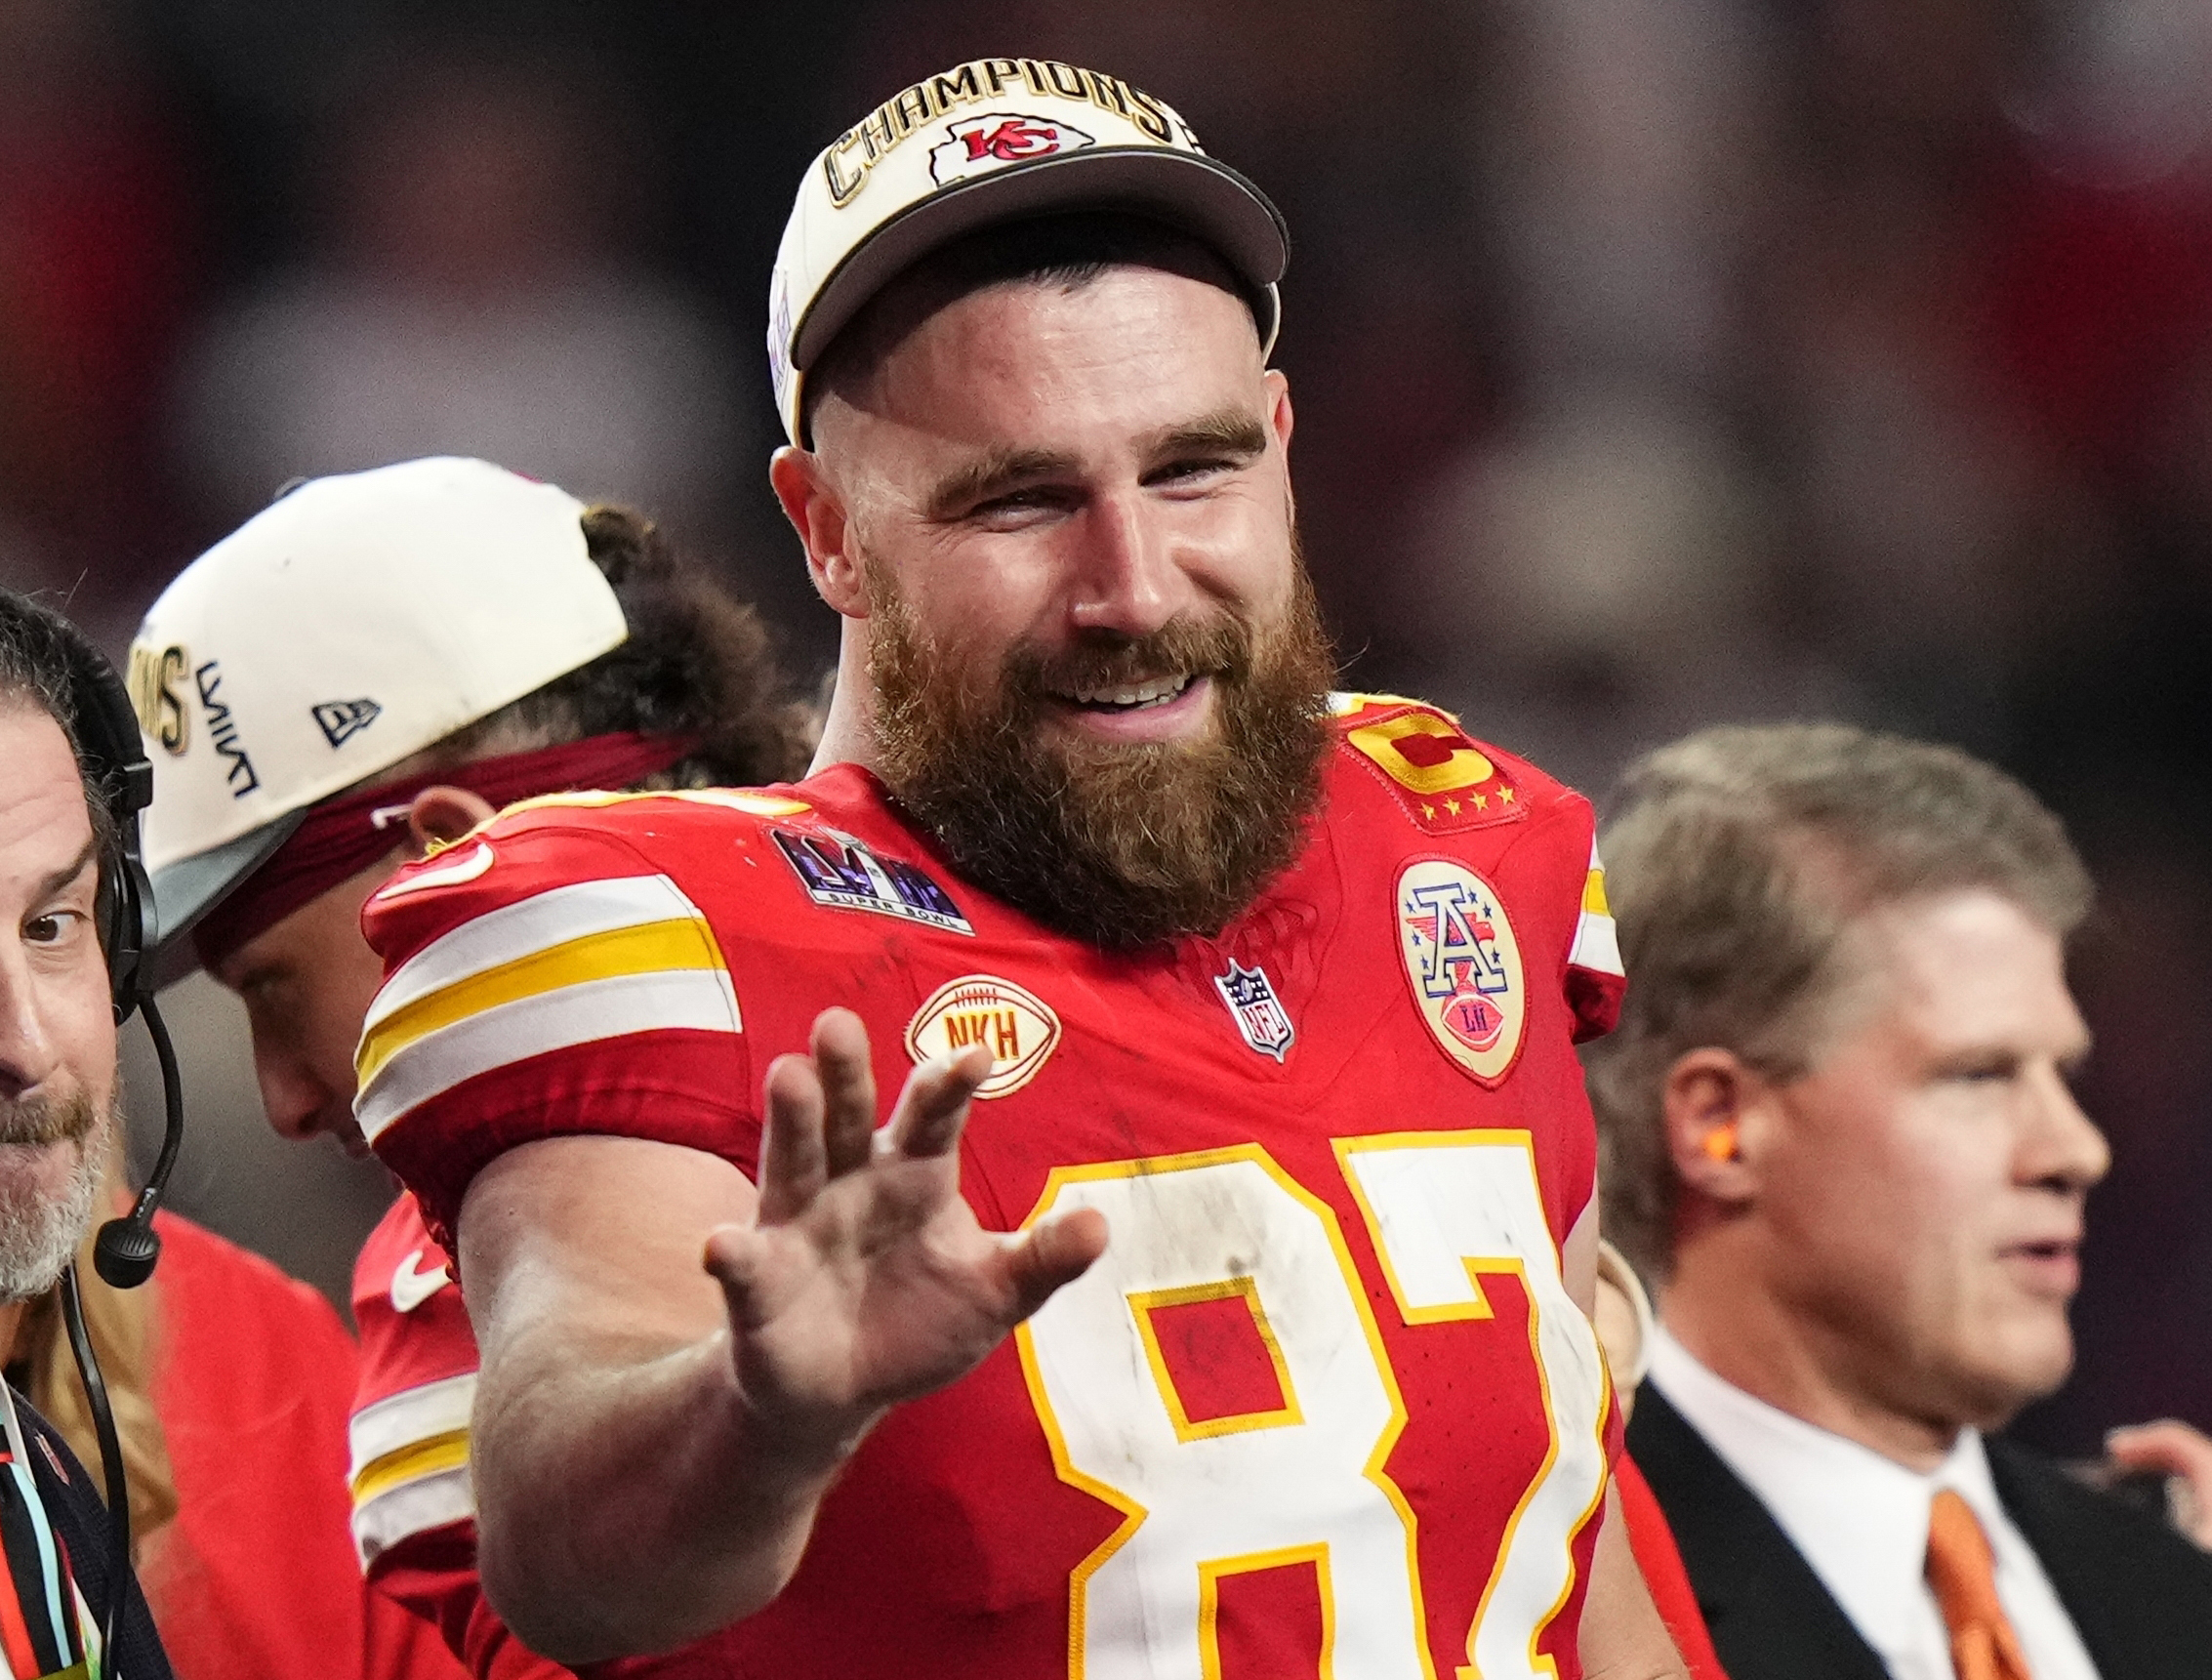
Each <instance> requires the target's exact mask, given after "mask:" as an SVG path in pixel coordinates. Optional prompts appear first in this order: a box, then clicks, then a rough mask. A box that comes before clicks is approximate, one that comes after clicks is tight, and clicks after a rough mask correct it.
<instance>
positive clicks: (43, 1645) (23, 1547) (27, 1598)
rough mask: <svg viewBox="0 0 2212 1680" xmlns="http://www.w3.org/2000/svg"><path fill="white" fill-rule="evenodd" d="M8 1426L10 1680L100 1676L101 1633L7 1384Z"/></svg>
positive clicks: (0, 1591) (2, 1499)
mask: <svg viewBox="0 0 2212 1680" xmlns="http://www.w3.org/2000/svg"><path fill="white" fill-rule="evenodd" d="M0 1427H4V1428H5V1431H6V1440H7V1454H6V1457H5V1459H4V1461H0V1663H4V1664H5V1668H6V1672H7V1674H8V1676H9V1677H10V1680H48V1677H49V1676H52V1677H54V1680H99V1676H100V1673H101V1663H100V1637H99V1635H98V1634H97V1633H95V1632H93V1631H92V1628H93V1622H94V1619H93V1617H92V1616H91V1615H90V1614H89V1612H88V1609H87V1607H86V1605H85V1602H84V1597H83V1595H82V1594H81V1593H79V1592H78V1591H77V1583H76V1578H75V1577H74V1575H73V1574H72V1573H71V1571H70V1568H69V1551H68V1547H67V1546H66V1545H64V1544H63V1543H62V1541H61V1537H60V1536H58V1535H57V1534H55V1532H54V1525H53V1524H52V1523H51V1522H49V1521H48V1520H47V1515H46V1503H45V1500H44V1499H42V1498H41V1497H40V1496H39V1492H38V1479H37V1477H36V1476H34V1475H33V1474H32V1472H31V1462H30V1452H31V1451H32V1449H31V1447H30V1443H29V1440H28V1438H27V1437H26V1436H25V1434H24V1432H23V1426H22V1420H21V1418H20V1417H19V1416H18V1415H17V1414H16V1397H15V1391H14V1390H13V1389H11V1388H9V1387H8V1386H7V1385H6V1384H5V1383H0ZM39 1446H40V1447H41V1448H44V1447H45V1443H44V1442H43V1441H41V1442H40V1443H39Z"/></svg>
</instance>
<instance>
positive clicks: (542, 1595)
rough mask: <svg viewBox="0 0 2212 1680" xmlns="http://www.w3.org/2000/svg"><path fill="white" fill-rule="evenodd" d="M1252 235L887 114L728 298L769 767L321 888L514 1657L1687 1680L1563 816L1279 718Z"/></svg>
mask: <svg viewBox="0 0 2212 1680" xmlns="http://www.w3.org/2000/svg"><path fill="white" fill-rule="evenodd" d="M1285 256H1286V244H1285V237H1284V233H1283V228H1282V224H1281V220H1280V218H1279V217H1278V215H1277V214H1276V212H1275V210H1274V208H1273V207H1272V206H1271V205H1270V204H1269V203H1268V201H1267V200H1266V199H1265V198H1264V197H1263V196H1262V195H1261V194H1260V193H1259V191H1258V190H1257V189H1256V188H1255V187H1253V186H1252V185H1251V184H1249V182H1247V181H1246V180H1245V179H1244V178H1243V177H1241V176H1239V175H1238V174H1236V173H1235V172H1234V171H1232V170H1229V169H1227V168H1225V167H1223V166H1222V165H1220V164H1218V163H1216V162H1214V161H1213V160H1211V159H1210V158H1208V156H1207V155H1206V154H1205V153H1203V152H1202V151H1201V150H1200V149H1199V147H1198V145H1197V143H1196V142H1195V140H1193V138H1192V136H1191V134H1190V131H1189V129H1188V128H1187V127H1185V126H1184V125H1183V123H1182V122H1181V120H1180V118H1178V117H1177V116H1176V115H1175V114H1174V113H1173V112H1172V111H1170V110H1168V109H1167V107H1166V106H1165V105H1163V104H1161V103H1160V102H1158V101H1157V100H1154V99H1152V98H1151V97H1150V96H1148V95H1146V94H1143V93H1141V92H1139V91H1138V90H1135V89H1132V88H1130V87H1128V86H1127V85H1126V84H1125V83H1123V82H1121V81H1119V80H1118V79H1116V78H1114V77H1111V76H1105V75H1099V74H1094V73H1091V72H1088V71H1082V70H1077V69H1074V68H1072V67H1070V66H1068V65H1065V64H1059V63H1051V62H1042V61H1029V60H1014V59H997V60H981V61H974V62H971V63H967V64H963V65H960V66H958V67H957V68H955V69H953V70H951V71H948V72H946V73H945V74H942V75H939V76H935V77H932V78H931V79H929V80H928V81H926V82H922V83H918V84H916V85H915V86H913V87H911V88H908V89H906V90H904V91H903V92H901V93H900V94H899V95H898V96H897V97H896V98H894V99H893V100H891V101H889V102H886V103H885V104H883V105H882V106H881V107H880V108H878V109H877V110H876V111H874V112H873V113H871V114H870V115H869V116H868V118H867V119H866V120H865V121H863V122H862V123H861V124H859V125H858V126H856V127H855V128H854V129H852V130H850V131H849V132H847V133H846V134H844V135H842V136H840V138H839V139H838V140H837V141H835V142H834V143H832V144H831V145H830V146H829V147H828V148H827V149H826V150H825V151H824V152H823V153H822V154H821V156H820V157H819V158H818V159H817V160H816V162H815V164H814V166H813V168H812V169H811V170H810V171H809V172H808V174H807V176H806V178H805V180H804V182H803V183H802V184H801V186H800V189H799V198H798V203H797V205H796V207H795V209H794V211H793V214H792V219H791V223H790V225H789V227H788V228H787V231H786V233H785V238H784V244H783V248H782V251H781V254H780V256H779V260H778V265H777V269H776V273H775V276H774V279H773V281H772V285H771V297H770V320H771V328H770V345H769V350H770V361H771V368H772V372H773V376H774V380H775V385H776V394H777V397H778V400H779V404H780V406H781V410H782V414H783V418H784V423H785V426H786V428H787V430H788V432H789V435H790V438H791V443H790V446H789V447H787V448H785V449H782V450H780V451H778V453H777V455H776V457H775V460H774V462H773V465H772V468H771V475H772V478H773V481H774V485H775V488H776V492H777V494H778V496H779V497H780V498H781V500H782V503H783V506H784V509H785V512H787V513H788V514H789V516H790V518H791V520H792V523H793V525H794V526H795V527H796V528H797V530H798V532H799V537H800V539H801V541H802V543H803V545H804V548H805V553H806V559H807V564H808V566H809V568H810V570H811V573H812V576H813V579H814V582H815V584H816V587H817V588H818V589H819V591H820V593H821V594H822V596H823V598H824V599H825V600H826V601H827V602H828V603H829V604H830V605H831V606H832V607H833V608H835V609H836V610H837V611H838V612H839V613H840V615H841V616H842V620H843V633H842V634H843V640H842V646H841V657H840V671H839V678H840V679H839V685H838V692H837V698H836V700H835V702H834V704H833V706H832V709H831V715H830V718H829V724H828V729H827V732H826V735H825V737H824V740H823V744H822V748H821V752H820V754H819V756H818V758H817V760H816V766H815V770H814V773H813V774H812V775H811V776H810V777H808V779H806V780H805V781H802V782H799V783H798V784H796V785H792V786H785V787H776V788H768V789H759V790H752V791H739V792H730V793H727V794H724V795H722V796H720V797H719V798H716V797H712V796H701V795H695V796H692V797H691V798H689V799H670V798H660V797H651V796H645V797H637V798H631V799H619V800H617V799H608V798H606V797H596V798H591V799H574V800H567V801H563V800H558V799H555V800H550V801H548V800H541V801H537V802H535V803H534V804H533V805H532V806H531V807H530V808H529V809H526V810H521V811H516V812H511V813H509V814H508V815H506V816H505V817H503V818H502V819H501V820H500V821H498V822H496V823H494V824H492V825H490V826H489V827H488V828H485V829H483V830H480V831H478V832H477V833H475V834H474V835H472V836H471V837H470V838H469V839H468V840H464V841H463V842H461V843H459V844H457V845H454V846H451V847H449V848H447V849H445V850H443V851H441V852H439V853H437V854H435V855H433V856H432V857H430V858H429V859H426V860H425V861H424V862H423V863H422V864H420V865H417V866H415V867H413V868H411V869H409V870H407V871H405V872H403V873H402V874H401V875H400V876H399V877H397V878H396V879H395V880H394V881H392V883H391V884H389V885H388V886H386V887H385V888H383V889H382V890H381V891H379V892H378V893H376V894H375V895H374V896H373V897H372V898H371V899H370V901H369V904H368V907H367V909H366V912H365V926H366V928H367V931H368V933H369V935H370V938H371V941H372V943H374V944H375V945H376V946H377V947H378V949H379V950H380V951H381V952H382V953H383V955H384V957H385V960H386V963H387V965H388V975H389V977H388V980H387V983H386V985H385V988H384V990H383V992H382V993H381V994H380V996H379V998H378V1001H377V1003H376V1004H375V1005H374V1006H373V1007H372V1008H371V1010H370V1013H369V1017H368V1021H367V1026H366V1032H365V1036H364V1038H363V1041H362V1045H361V1050H360V1057H359V1065H360V1073H361V1091H360V1096H359V1098H358V1104H357V1114H358V1117H359V1121H360V1125H361V1127H362V1131H363V1133H364V1134H365V1135H366V1136H367V1137H368V1138H369V1139H370V1140H371V1141H372V1143H373V1144H374V1146H375V1147H376V1148H377V1150H378V1151H379V1153H380V1154H382V1155H383V1156H384V1158H385V1159H386V1160H387V1161H388V1162H389V1163H390V1164H391V1165H392V1166H393V1167H394V1168H396V1169H397V1170H398V1171H399V1173H400V1174H401V1175H402V1176H403V1177H404V1178H406V1179H407V1180H408V1182H409V1183H410V1184H411V1185H412V1186H413V1187H414V1188H415V1189H416V1191H417V1192H418V1194H419V1195H420V1196H421V1197H422V1199H423V1202H424V1205H425V1206H426V1208H427V1209H429V1210H430V1216H431V1218H432V1220H433V1221H434V1222H435V1223H436V1224H437V1225H438V1226H439V1227H440V1228H441V1229H443V1230H445V1231H446V1232H448V1233H449V1234H450V1235H451V1236H452V1238H453V1239H454V1241H455V1242H456V1244H457V1245H458V1246H457V1249H456V1252H457V1254H458V1258H459V1264H460V1268H461V1282H462V1287H463V1291H464V1293H465V1295H466V1298H467V1302H468V1305H469V1310H470V1313H471V1319H472V1320H473V1322H474V1324H475V1326H476V1329H477V1332H478V1334H479V1336H480V1339H481V1343H482V1351H483V1360H484V1364H483V1372H482V1375H481V1378H480V1386H479V1389H478V1393H477V1401H476V1411H475V1421H474V1436H473V1458H472V1465H473V1471H474V1476H475V1486H476V1495H477V1501H478V1507H479V1513H480V1523H481V1537H482V1539H481V1544H482V1550H481V1563H482V1569H483V1574H484V1579H485V1583H486V1586H487V1589H488V1590H489V1591H490V1593H491V1595H492V1597H493V1600H494V1602H495V1603H497V1604H498V1605H499V1606H500V1608H501V1609H502V1610H503V1612H504V1613H505V1614H506V1615H507V1616H508V1618H509V1619H510V1620H511V1622H512V1625H513V1627H514V1628H515V1630H516V1631H517V1632H518V1633H519V1634H520V1635H521V1636H522V1637H523V1638H524V1639H525V1640H527V1641H528V1642H529V1643H531V1644H532V1645H533V1646H534V1647H536V1648H537V1649H539V1650H542V1651H544V1652H546V1653H548V1654H549V1655H552V1656H554V1657H556V1658H559V1659H561V1660H567V1661H570V1662H586V1661H594V1660H602V1659H607V1658H612V1657H617V1656H621V1655H625V1654H630V1653H639V1652H651V1651H659V1650H667V1649H670V1648H672V1647H674V1646H676V1645H678V1644H681V1643H682V1642H684V1641H687V1640H695V1639H696V1640H702V1641H703V1643H701V1644H700V1645H699V1646H697V1647H696V1659H695V1660H696V1664H697V1665H696V1669H695V1671H696V1672H698V1673H700V1674H775V1675H799V1674H809V1675H811V1674H820V1675H839V1676H844V1675H875V1674H887V1673H893V1672H896V1673H900V1674H906V1675H943V1676H955V1675H958V1676H963V1677H965V1676H973V1675H979V1674H988V1675H993V1676H1036V1677H1043V1676H1046V1675H1059V1674H1069V1675H1076V1674H1081V1675H1086V1676H1089V1677H1091V1680H1102V1677H1106V1676H1131V1677H1135V1676H1148V1677H1165V1676H1186V1675H1187V1676H1198V1675H1201V1674H1208V1675H1210V1674H1265V1675H1294V1674H1315V1673H1331V1672H1333V1673H1335V1674H1337V1675H1339V1676H1351V1675H1355V1674H1356V1675H1361V1676H1374V1677H1382V1676H1405V1677H1407V1680H1415V1677H1434V1676H1439V1675H1451V1674H1454V1673H1458V1674H1477V1673H1479V1674H1481V1675H1482V1676H1484V1677H1485V1680H1506V1677H1508V1676H1533V1675H1536V1674H1539V1673H1541V1674H1547V1675H1550V1674H1558V1675H1566V1676H1574V1675H1580V1674H1585V1673H1586V1674H1591V1675H1596V1674H1600V1673H1602V1674H1605V1675H1607V1676H1614V1677H1618V1680H1629V1677H1636V1680H1642V1677H1646V1676H1659V1675H1678V1674H1680V1672H1681V1669H1680V1667H1679V1664H1678V1660H1677V1659H1676V1656H1675V1654H1674V1652H1673V1649H1672V1647H1671V1646H1670V1645H1669V1644H1668V1642H1667V1639H1666V1636H1665V1632H1664V1630H1663V1628H1662V1626H1661V1625H1660V1623H1659V1620H1658V1619H1657V1618H1656V1616H1655V1615H1654V1614H1653V1612H1652V1609H1651V1604H1650V1600H1649V1597H1648V1595H1647V1594H1646V1593H1645V1590H1644V1587H1643V1583H1642V1581H1641V1579H1640V1578H1639V1577H1638V1576H1637V1574H1636V1571H1635V1566H1634V1563H1633V1560H1632V1558H1631V1557H1630V1555H1629V1553H1628V1552H1627V1549H1626V1547H1625V1545H1624V1543H1623V1541H1622V1539H1621V1537H1620V1523H1619V1520H1618V1515H1617V1514H1616V1511H1617V1507H1616V1506H1615V1504H1614V1502H1613V1500H1612V1498H1611V1496H1610V1495H1609V1492H1608V1485H1607V1482H1608V1478H1607V1465H1608V1457H1609V1454H1610V1453H1611V1451H1612V1450H1613V1448H1614V1446H1615V1444H1616V1443H1617V1442H1618V1424H1617V1421H1616V1419H1615V1418H1614V1416H1613V1414H1612V1408H1611V1400H1610V1390H1609V1387H1608V1384H1607V1381H1606V1376H1605V1371H1604V1366H1603V1362H1602V1360H1601V1358H1600V1356H1599V1353H1598V1349H1597V1345H1596V1342H1595V1339H1594V1337H1593V1335H1592V1332H1591V1330H1590V1326H1589V1323H1588V1320H1587V1318H1586V1317H1585V1316H1584V1311H1583V1310H1582V1309H1585V1308H1587V1306H1588V1305H1589V1302H1590V1295H1591V1291H1592V1289H1593V1287H1594V1282H1593V1272H1594V1253H1595V1249H1596V1239H1597V1230H1596V1220H1595V1217H1594V1213H1593V1212H1592V1206H1593V1205H1592V1200H1591V1187H1592V1168H1593V1159H1594V1141H1593V1132H1592V1127H1591V1121H1590V1116H1589V1110H1588V1108H1587V1105H1586V1103H1585V1100H1584V1098H1583V1095H1582V1089H1581V1081H1580V1074H1579V1070H1578V1068H1577V1062H1576V1057H1575V1053H1574V1048H1573V1045H1574V1042H1575V1041H1576V1040H1577V1038H1580V1037H1585V1036H1587V1035H1589V1034H1591V1033H1595V1032H1600V1031H1603V1030H1604V1029H1605V1028H1606V1027H1607V1026H1608V1025H1609V1024H1610V1022H1611V1020H1612V1018H1613V1014H1614V1012H1615V1009H1616V1007H1617V1003H1618V983H1619V974H1618V960H1617V958H1616V956H1615V953H1614V950H1613V942H1612V935H1611V923H1610V922H1609V920H1608V919H1607V917H1606V915H1605V911H1604V898H1603V892H1602V887H1601V886H1600V884H1599V881H1598V878H1597V875H1596V871H1595V854H1594V851H1593V848H1592V843H1591V829H1592V825H1591V819H1590V813H1589V810H1588V807H1587V806H1586V805H1585V803H1584V802H1583V801H1582V800H1581V799H1578V798H1577V797H1576V796H1575V795H1573V794H1571V793H1569V792H1567V791H1566V790H1565V789H1563V788H1561V787H1560V786H1559V785H1558V784H1556V783H1554V782H1552V781H1551V780H1549V779H1548V778H1546V777H1545V776H1544V775H1543V774H1542V773H1541V772H1540V771H1538V770H1536V769H1535V768H1533V767H1532V766H1530V765H1528V764H1526V763H1523V762H1521V761H1520V760H1518V759H1516V758H1511V757H1509V756H1507V755H1505V754H1503V753H1499V752H1495V751H1493V750H1492V749H1489V748H1487V747H1482V746H1479V745H1477V744H1476V743H1475V742H1473V741H1472V740H1470V739H1469V738H1468V737H1467V736H1466V735H1465V734H1464V733H1463V732H1462V731H1461V729H1460V728H1459V726H1458V724H1457V723H1456V722H1455V721H1454V719H1452V718H1451V717H1446V716H1445V715H1443V714H1441V713H1439V712H1436V711H1433V710H1431V709H1429V708H1427V707H1423V706H1420V705H1417V704H1414V703H1413V702H1410V701H1403V700H1396V699H1385V698H1375V697H1370V696H1347V695H1330V694H1329V693H1328V689H1329V686H1330V682H1331V663H1330V659H1329V656H1328V652H1327V644H1326V641H1325V638H1324V636H1323V635H1322V632H1321V630H1320V628H1319V625H1318V622H1317V618H1316V615H1315V610H1314V605H1313V600H1312V595H1311V592H1310V590H1309V587H1308V585H1307V583H1306V580H1305V576H1304V573H1303V571H1302V569H1301V567H1300V564H1299V560H1298V555H1297V550H1296V543H1295V539H1294V534H1293V516H1292V506H1291V496H1290V478H1289V473H1288V467H1287V457H1286V451H1287V449H1288V446H1289V444H1290V435H1291V409H1290V395H1289V390H1288V388H1287V386H1286V384H1285V381H1284V379H1283V376H1282V375H1281V374H1280V373H1278V372H1274V371H1271V370H1270V369H1269V368H1268V365H1267V357H1268V353H1269V350H1270V348H1272V345H1273V342H1274V338H1275V331H1276V326H1277V315H1278V305H1277V300H1276V294H1275V290H1274V286H1275V282H1276V280H1277V279H1278V277H1279V275H1280V274H1281V271H1282V269H1283V266H1284V262H1285ZM893 1093H895V1094H893ZM885 1097H889V1098H890V1100H888V1101H887V1102H886V1101H883V1100H882V1099H883V1098H885Z"/></svg>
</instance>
